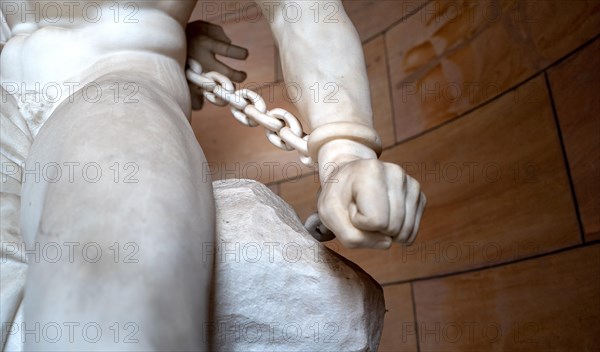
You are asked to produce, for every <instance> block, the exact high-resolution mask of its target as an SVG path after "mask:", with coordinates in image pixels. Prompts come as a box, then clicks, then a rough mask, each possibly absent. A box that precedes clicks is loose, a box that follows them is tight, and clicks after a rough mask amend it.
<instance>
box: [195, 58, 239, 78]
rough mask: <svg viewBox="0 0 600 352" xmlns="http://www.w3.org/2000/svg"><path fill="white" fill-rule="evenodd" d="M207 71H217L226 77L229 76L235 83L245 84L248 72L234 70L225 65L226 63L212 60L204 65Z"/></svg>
mask: <svg viewBox="0 0 600 352" xmlns="http://www.w3.org/2000/svg"><path fill="white" fill-rule="evenodd" d="M204 67H205V69H206V71H217V72H219V73H221V74H223V75H225V76H227V77H228V78H229V79H230V80H232V81H234V82H238V83H239V82H243V81H244V80H245V79H246V76H247V75H246V72H243V71H238V70H234V69H232V68H231V67H229V66H227V65H225V64H224V63H222V62H220V61H217V60H211V61H208V62H206V63H205V64H204Z"/></svg>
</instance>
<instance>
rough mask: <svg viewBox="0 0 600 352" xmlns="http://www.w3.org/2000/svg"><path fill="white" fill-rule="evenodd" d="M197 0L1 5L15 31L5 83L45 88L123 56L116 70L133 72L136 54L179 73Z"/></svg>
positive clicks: (5, 56) (5, 59) (6, 56)
mask: <svg viewBox="0 0 600 352" xmlns="http://www.w3.org/2000/svg"><path fill="white" fill-rule="evenodd" d="M195 2H196V1H195V0H162V1H114V0H110V1H93V2H91V1H66V2H60V1H58V2H57V1H1V5H2V12H3V14H4V16H5V17H6V20H7V23H8V25H9V27H10V28H11V33H12V37H11V39H10V40H9V41H8V43H7V44H6V45H5V47H4V49H3V50H2V55H1V72H0V77H1V81H2V84H3V85H5V84H6V82H25V83H26V85H27V88H28V89H31V88H30V87H32V86H35V85H36V84H38V85H39V87H41V88H42V89H43V87H44V86H47V85H48V84H54V83H59V84H60V83H61V82H64V81H65V80H68V79H70V78H74V77H80V76H82V75H83V74H82V72H86V71H90V70H92V71H93V70H94V67H95V66H96V67H100V66H99V65H96V63H97V62H99V61H101V60H103V59H104V58H106V57H113V58H114V57H115V56H122V60H120V62H123V63H124V64H122V65H116V67H113V69H115V70H119V69H121V70H126V71H129V72H130V71H132V70H135V65H139V64H144V61H143V60H137V61H136V60H132V61H131V62H132V64H131V65H128V64H126V63H127V62H129V61H128V60H127V55H129V54H130V53H132V52H135V53H136V56H137V57H138V58H139V57H140V55H139V54H140V53H142V54H147V56H148V57H152V60H154V61H156V60H164V61H165V67H168V68H167V71H173V70H174V71H181V70H177V67H179V68H182V67H183V64H184V62H185V45H186V40H185V31H184V27H185V23H186V22H187V21H188V19H189V16H190V14H191V12H192V10H193V8H194V5H195ZM141 56H144V55H141ZM119 66H120V67H119ZM124 66H127V67H124ZM102 67H104V69H105V68H106V65H104V66H102ZM165 74H173V72H165ZM94 75H97V72H94Z"/></svg>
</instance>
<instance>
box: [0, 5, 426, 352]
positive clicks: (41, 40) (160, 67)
mask: <svg viewBox="0 0 600 352" xmlns="http://www.w3.org/2000/svg"><path fill="white" fill-rule="evenodd" d="M257 2H258V4H259V5H260V7H261V9H262V11H263V13H264V14H265V17H266V18H268V19H269V20H270V25H271V29H272V32H273V35H274V37H275V39H276V43H277V45H278V46H279V51H280V53H281V62H282V67H283V72H284V77H285V80H286V81H288V82H295V83H297V84H298V85H299V86H300V87H301V89H302V90H304V91H309V87H310V86H312V85H313V84H314V83H315V82H335V84H336V85H337V86H338V87H339V88H340V89H339V92H338V94H337V96H336V98H338V99H339V103H337V104H328V103H325V102H321V101H313V100H312V99H310V94H303V95H302V98H301V99H300V101H299V102H298V103H297V107H298V109H299V111H300V113H301V114H302V115H303V116H304V117H305V119H306V120H307V121H308V122H309V124H310V127H311V128H312V130H313V131H315V132H314V133H318V134H320V137H319V138H320V139H319V141H318V142H315V143H313V145H312V146H313V147H314V148H312V150H310V152H311V154H313V155H315V157H316V158H317V159H318V160H316V161H318V164H319V165H321V168H323V165H327V164H331V163H333V164H334V165H336V172H335V175H334V176H335V179H336V182H328V180H329V178H330V177H332V175H331V174H327V172H324V171H325V170H323V169H322V170H321V173H320V180H321V185H322V192H321V194H320V197H319V202H318V209H319V213H320V216H321V218H322V221H323V222H324V224H325V225H327V227H328V228H330V229H331V230H332V231H333V232H334V233H335V234H336V235H337V238H338V239H339V240H340V242H342V244H344V245H345V246H348V247H351V248H354V247H370V248H381V249H386V248H389V247H390V246H391V244H392V242H394V241H397V242H407V241H412V239H414V236H415V235H416V232H417V231H418V225H419V222H420V217H421V214H422V212H423V208H424V206H425V202H426V201H425V198H424V196H423V195H422V194H421V192H420V188H419V184H418V183H417V182H416V181H415V180H414V179H412V178H411V177H410V176H408V175H406V173H405V172H404V171H403V170H402V169H401V168H400V167H399V166H397V165H395V164H390V163H385V162H382V161H379V160H378V159H377V157H378V155H377V152H378V150H377V149H378V148H379V147H380V146H378V145H377V142H378V140H377V138H376V134H375V132H374V130H373V123H372V112H371V106H370V97H369V90H368V87H369V85H368V81H367V75H366V70H365V64H364V58H363V54H362V49H361V43H360V41H359V39H358V36H357V33H356V31H355V29H354V27H353V25H352V24H351V22H350V20H349V19H348V17H347V16H346V14H345V13H344V11H343V8H342V5H341V3H340V2H339V1H328V2H327V3H328V4H335V5H336V6H337V8H338V9H339V11H337V13H336V15H335V18H334V20H335V21H332V22H335V23H325V22H319V21H316V22H315V21H314V18H313V17H312V16H302V17H301V18H300V19H299V20H297V21H295V22H291V21H287V20H286V17H285V16H284V15H283V11H282V8H283V6H284V5H285V3H286V1H279V2H273V1H257ZM0 3H1V5H2V11H3V17H5V19H6V22H5V21H4V19H3V21H2V22H3V23H2V26H3V27H2V28H3V31H2V35H3V38H2V39H3V41H5V43H3V46H2V53H1V76H0V77H1V81H2V88H3V89H2V120H1V122H2V125H1V127H2V129H1V138H2V139H1V148H0V152H1V157H2V159H1V161H2V164H3V165H2V170H1V171H2V175H1V176H2V190H1V191H2V193H1V201H2V204H1V208H2V214H1V215H2V219H1V220H2V241H3V242H8V241H15V240H16V239H18V238H20V236H22V237H23V239H24V241H25V243H26V244H27V248H35V247H36V246H41V247H44V245H45V244H49V243H61V244H69V243H72V244H75V243H77V244H81V245H83V244H93V246H89V248H86V252H85V253H87V256H88V257H87V258H83V257H82V256H81V255H75V256H72V257H71V256H68V255H63V256H61V257H60V258H57V260H56V261H55V262H49V261H36V260H30V261H29V263H28V269H27V270H28V271H27V276H26V283H24V285H25V292H26V293H25V296H24V299H23V302H21V304H19V303H20V302H19V301H20V297H21V294H22V290H23V287H22V286H23V280H24V277H25V274H24V273H25V269H24V268H25V264H24V263H23V262H22V260H21V259H20V258H21V256H20V255H17V254H15V255H14V256H11V255H8V262H6V263H5V262H3V264H2V265H3V266H2V280H3V283H5V282H8V283H10V285H12V286H10V287H5V285H4V284H3V287H2V290H3V291H2V297H3V298H2V299H3V301H5V302H9V303H14V304H15V306H16V307H20V308H19V310H16V309H5V307H3V311H2V313H1V315H2V316H1V318H2V323H3V324H4V323H5V322H10V321H12V320H13V319H17V320H18V319H23V320H24V321H25V323H30V325H28V326H32V325H34V324H35V323H39V322H42V323H43V322H56V323H58V324H60V325H61V326H76V325H74V323H73V322H77V324H79V323H80V324H81V325H84V323H85V322H94V324H97V325H98V326H100V327H101V328H102V329H103V330H104V331H108V330H109V329H116V330H118V331H120V332H121V334H122V335H121V336H122V337H123V336H124V335H127V334H128V333H131V332H132V331H134V330H135V338H136V343H132V344H127V343H124V339H123V338H120V339H118V342H117V341H115V337H114V336H115V335H114V334H113V333H111V334H103V335H102V336H99V337H98V341H95V343H93V344H90V343H89V342H88V341H83V340H81V339H75V341H73V342H71V343H66V344H56V343H48V342H47V341H46V340H44V339H41V340H39V341H36V340H34V339H27V340H26V341H25V350H27V351H36V350H39V351H48V350H60V351H83V350H90V349H93V350H98V351H109V350H118V351H124V350H140V351H150V350H177V351H196V350H206V349H207V348H208V346H207V344H206V343H207V341H203V340H202V339H201V334H198V333H195V332H198V331H201V330H202V328H203V323H204V322H206V321H207V319H208V314H209V310H208V297H209V289H210V282H211V275H212V266H211V265H210V263H207V262H206V261H204V260H202V257H201V255H199V253H201V251H202V245H203V243H206V242H210V241H214V236H215V209H214V202H213V194H212V188H211V183H210V182H203V181H202V180H204V179H205V178H204V177H202V175H201V173H202V170H203V169H202V164H203V163H205V162H206V160H205V157H204V155H203V153H202V150H201V148H200V145H199V144H198V142H197V141H196V139H195V137H194V134H193V132H192V129H191V127H190V124H189V119H190V116H191V108H192V102H193V103H194V106H195V107H200V105H201V99H202V98H201V96H199V92H198V90H197V89H196V87H193V86H192V87H191V92H192V94H190V88H189V86H188V83H187V81H186V76H185V73H184V72H185V65H186V58H187V57H188V56H190V57H192V58H195V59H196V60H197V61H199V62H200V63H201V64H202V65H203V67H204V68H205V69H207V70H214V71H218V72H221V73H223V74H225V75H227V76H228V77H230V78H231V79H232V80H234V81H238V82H239V81H242V80H243V79H244V78H245V75H244V74H243V73H241V72H238V71H235V70H233V69H231V68H229V67H227V66H225V65H223V64H221V63H219V62H218V61H216V60H215V57H214V55H215V54H217V55H223V56H229V57H233V58H237V59H243V58H245V56H246V55H247V53H246V52H245V50H244V49H242V48H239V47H236V46H233V45H231V43H230V40H229V39H228V38H227V37H226V36H225V34H224V33H223V31H222V30H221V29H220V28H219V27H216V26H212V25H209V24H206V23H204V22H196V23H192V24H190V25H188V24H187V23H188V21H189V18H190V15H191V12H192V10H193V9H194V6H195V5H196V1H191V0H190V1H182V0H163V1H114V0H111V1H95V2H94V3H95V4H96V5H94V8H92V9H90V5H87V4H86V2H84V1H70V2H56V1H54V2H52V3H53V4H54V5H52V6H58V8H59V9H60V11H62V15H61V16H58V17H57V16H54V12H52V11H53V10H52V9H48V8H47V7H46V8H47V9H48V11H50V14H48V13H45V14H44V13H43V12H42V13H39V11H40V10H39V9H43V8H44V6H48V4H49V3H51V2H49V1H4V0H3V1H0ZM315 4H318V5H317V6H324V4H323V3H319V2H312V1H298V2H295V6H299V7H300V8H301V9H302V10H303V11H304V13H306V14H308V13H311V11H314V10H311V9H309V8H310V7H311V6H312V7H314V6H315ZM86 6H87V8H86ZM329 6H330V5H329ZM84 8H85V9H86V11H83V9H84ZM32 9H33V11H32ZM36 9H38V10H36ZM98 9H100V11H101V13H102V16H99V17H98V18H96V17H94V18H93V20H90V16H94V15H93V13H94V11H96V12H97V10H98ZM115 9H119V11H115ZM36 11H38V15H37V16H36V15H35V14H32V13H35V12H36ZM67 14H69V15H67ZM127 15H130V17H129V18H127ZM186 26H187V34H188V36H187V38H186ZM40 96H41V97H42V99H41V100H40V99H39V97H40ZM359 135H360V136H362V137H360V136H359ZM365 135H366V136H367V137H364V136H365ZM362 140H370V143H366V144H365V143H361V141H362ZM309 147H310V146H309ZM315 148H316V149H315ZM48 165H59V166H60V167H61V170H62V173H63V174H62V177H55V178H54V179H53V178H52V171H48V170H52V169H51V168H48V167H47V166H48ZM82 168H86V170H85V172H81V171H82ZM32 170H33V171H32ZM40 170H45V171H46V172H50V176H49V175H48V174H46V175H45V176H46V177H36V174H39V172H40ZM70 170H72V171H73V172H70ZM109 172H110V173H109ZM67 173H68V177H67ZM98 173H103V174H102V175H101V177H100V176H99V175H98ZM128 175H134V176H133V178H132V179H133V180H135V182H125V181H126V180H125V178H126V177H125V176H128ZM38 176H39V175H38ZM55 176H56V175H55ZM115 244H118V247H115ZM125 244H126V245H127V246H129V247H126V246H124V245H125ZM73 246H75V245H73ZM96 246H98V247H99V248H101V249H102V252H103V253H104V254H105V255H103V256H102V257H101V258H99V259H98V260H97V261H94V260H90V258H93V257H94V251H95V250H96ZM3 250H4V249H3ZM119 250H120V251H121V252H120V253H121V254H120V255H116V253H118V251H119ZM127 251H128V252H129V253H131V252H132V251H134V252H135V253H136V256H135V258H136V260H137V264H136V265H126V263H124V260H125V258H124V257H125V256H124V255H123V253H124V252H127ZM11 253H12V252H11ZM77 253H81V248H77ZM113 254H115V255H114V256H113ZM4 255H5V253H3V256H4ZM115 322H117V323H119V324H121V325H117V326H115V325H114V324H115ZM128 322H136V323H137V324H136V325H135V326H127V323H128ZM65 324H67V325H65ZM69 324H71V325H69ZM42 325H43V324H42ZM79 328H82V327H81V326H80V327H79ZM88 328H90V327H88ZM92 328H93V326H92ZM111 331H112V330H111ZM3 334H4V331H3ZM5 338H6V336H5V335H4V336H3V340H5Z"/></svg>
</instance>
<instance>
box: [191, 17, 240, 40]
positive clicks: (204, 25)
mask: <svg viewBox="0 0 600 352" xmlns="http://www.w3.org/2000/svg"><path fill="white" fill-rule="evenodd" d="M186 32H187V33H188V34H191V36H194V35H195V34H199V33H202V34H205V35H207V36H209V37H211V38H214V39H217V40H220V41H222V42H225V43H231V39H229V37H228V36H227V34H225V30H223V27H221V26H219V25H216V24H213V23H210V22H204V21H194V22H191V23H189V24H188V25H187V27H186Z"/></svg>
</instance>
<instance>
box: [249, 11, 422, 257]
mask: <svg viewBox="0 0 600 352" xmlns="http://www.w3.org/2000/svg"><path fill="white" fill-rule="evenodd" d="M258 3H259V4H260V6H261V8H262V11H263V14H264V16H266V17H267V18H268V19H269V22H270V24H271V29H272V31H273V35H274V37H275V40H276V43H277V45H278V46H279V52H280V55H281V62H282V68H283V73H284V78H285V80H286V82H288V83H291V82H293V83H294V84H297V85H299V86H300V88H301V92H302V96H301V98H300V99H299V101H298V102H297V103H296V105H297V107H298V109H299V111H300V113H301V114H302V116H304V117H305V118H306V119H308V122H309V124H310V126H311V128H312V130H313V133H312V134H311V137H310V139H309V152H310V153H311V154H312V155H314V156H315V157H317V158H318V159H317V160H318V163H319V171H320V179H321V186H322V191H321V194H320V197H319V202H318V210H319V215H320V217H321V220H322V221H323V222H324V224H325V225H326V226H327V227H328V228H330V229H331V230H332V231H333V232H334V233H335V234H336V236H337V237H338V239H339V240H340V242H342V244H344V245H345V246H347V247H372V248H389V247H390V246H391V244H392V242H393V241H397V242H411V241H413V240H414V238H415V236H416V233H417V231H418V228H419V223H420V219H421V215H422V213H423V210H424V208H425V204H426V198H425V196H424V195H423V194H422V193H421V192H420V185H419V183H418V182H417V181H415V180H414V179H413V178H412V177H410V176H408V175H407V174H406V172H405V171H404V170H403V169H402V168H400V167H399V166H398V165H395V164H391V163H384V162H382V161H379V160H377V157H378V152H379V151H380V148H381V146H380V143H381V142H380V140H379V138H378V136H377V134H376V133H375V131H374V129H373V121H372V111H371V102H370V94H369V83H368V78H367V73H366V67H365V63H364V54H363V51H362V47H361V43H360V40H359V37H358V34H357V32H356V29H355V28H354V26H353V25H352V23H351V22H350V19H349V18H348V16H347V15H346V13H345V12H344V9H343V7H342V4H341V1H326V2H325V1H278V2H273V1H271V0H261V1H258ZM378 149H379V150H378Z"/></svg>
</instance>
